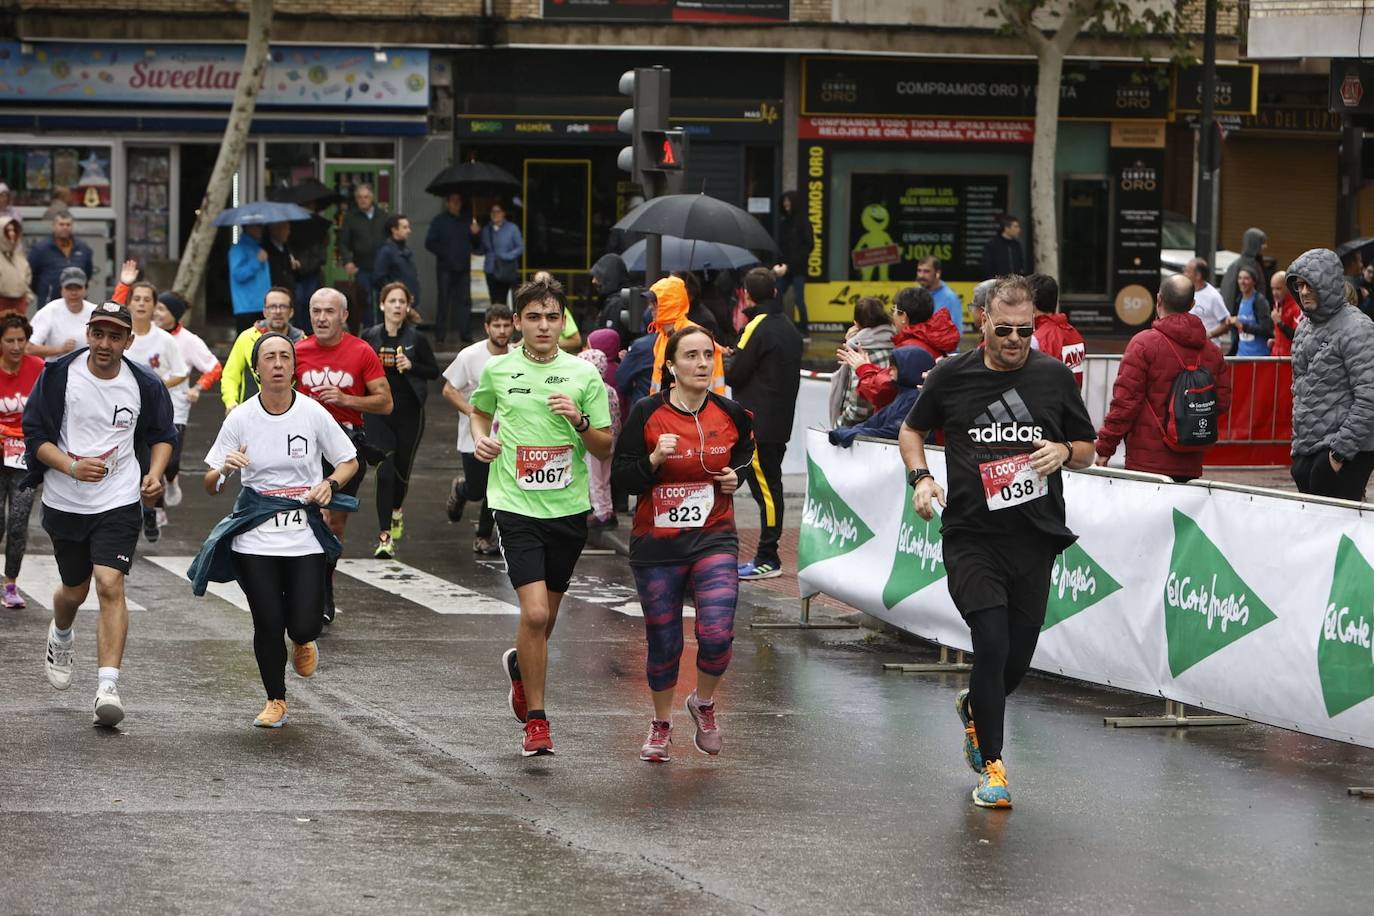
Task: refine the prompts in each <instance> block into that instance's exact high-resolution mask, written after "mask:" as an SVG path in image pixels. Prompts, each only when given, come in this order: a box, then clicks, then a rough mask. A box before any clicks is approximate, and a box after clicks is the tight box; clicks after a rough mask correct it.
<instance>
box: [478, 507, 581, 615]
mask: <svg viewBox="0 0 1374 916" xmlns="http://www.w3.org/2000/svg"><path fill="white" fill-rule="evenodd" d="M493 514H494V515H495V516H496V527H497V529H498V530H499V531H500V533H501V554H502V555H503V556H504V557H505V559H506V572H507V574H508V575H509V576H510V584H511V585H513V586H515V587H516V588H519V587H520V586H522V585H529V584H530V583H531V582H543V583H544V586H545V587H546V588H547V589H548V590H549V591H551V592H554V593H556V594H560V595H561V594H563V593H564V592H566V591H567V590H568V585H569V583H571V582H572V577H573V569H574V567H576V566H577V558H578V557H580V556H581V555H582V547H583V545H585V544H586V543H587V515H586V513H585V512H579V513H578V514H577V515H567V516H564V517H563V518H530V517H529V516H527V515H517V514H516V513H514V512H503V511H501V510H500V509H497V510H495V511H494V513H493Z"/></svg>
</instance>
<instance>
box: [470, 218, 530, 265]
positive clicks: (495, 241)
mask: <svg viewBox="0 0 1374 916" xmlns="http://www.w3.org/2000/svg"><path fill="white" fill-rule="evenodd" d="M478 238H479V239H480V240H481V247H482V253H483V254H485V255H486V257H485V258H483V259H482V270H483V272H484V273H492V272H494V271H495V270H496V259H497V258H500V259H501V260H503V261H515V260H518V259H519V257H520V255H522V254H524V253H525V240H524V239H523V238H521V236H520V227H519V226H517V225H515V223H512V222H511V221H510V220H506V221H505V222H503V223H502V224H501V231H500V232H493V231H492V227H491V223H487V224H486V225H485V226H483V227H482V233H481V235H479V236H478Z"/></svg>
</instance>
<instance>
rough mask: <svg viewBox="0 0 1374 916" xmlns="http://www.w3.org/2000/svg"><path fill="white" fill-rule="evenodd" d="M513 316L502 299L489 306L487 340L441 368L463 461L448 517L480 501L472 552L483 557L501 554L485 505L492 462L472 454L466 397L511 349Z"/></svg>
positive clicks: (451, 493) (458, 518) (459, 517)
mask: <svg viewBox="0 0 1374 916" xmlns="http://www.w3.org/2000/svg"><path fill="white" fill-rule="evenodd" d="M513 319H514V316H513V315H511V310H510V306H508V305H506V304H505V303H504V302H501V303H497V304H496V305H493V306H489V307H488V308H487V314H486V322H485V325H486V330H487V339H486V340H479V341H478V342H477V343H475V344H472V345H471V346H468V347H464V348H463V350H462V352H460V353H459V354H458V355H457V356H456V357H454V360H453V362H452V363H450V364H449V367H448V368H447V369H445V370H444V400H446V401H448V402H449V403H450V404H452V405H453V406H454V407H455V408H457V410H458V456H459V457H460V458H461V459H462V462H463V473H462V476H459V477H455V478H453V487H452V489H451V490H450V491H449V496H448V520H449V521H450V522H453V523H454V524H457V523H458V522H460V521H462V519H463V507H464V506H466V505H467V504H468V503H469V502H479V501H480V502H481V503H482V507H481V509H480V510H479V512H478V515H477V537H476V539H475V540H473V542H472V552H473V553H475V554H478V555H480V556H484V557H490V556H495V555H496V554H498V553H500V552H501V551H500V549H499V548H497V546H496V542H495V540H494V535H495V531H496V519H495V517H493V516H492V514H491V508H490V507H489V506H488V505H487V472H488V471H490V470H491V465H489V464H486V463H485V462H481V461H478V460H477V456H476V455H474V454H473V452H472V450H473V448H474V445H473V442H472V423H471V420H470V419H469V418H470V417H471V416H472V403H471V402H470V401H468V398H469V397H470V396H471V395H472V392H473V391H475V390H476V389H477V382H478V380H479V379H480V378H481V377H482V370H483V369H484V368H485V367H486V365H487V363H488V362H489V361H490V360H491V359H492V358H493V357H496V356H505V355H506V354H507V353H509V352H510V339H511V336H512V335H513V334H514V333H515V322H514V320H513Z"/></svg>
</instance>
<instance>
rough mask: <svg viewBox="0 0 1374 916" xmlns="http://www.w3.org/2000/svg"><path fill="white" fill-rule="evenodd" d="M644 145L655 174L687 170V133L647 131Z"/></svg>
mask: <svg viewBox="0 0 1374 916" xmlns="http://www.w3.org/2000/svg"><path fill="white" fill-rule="evenodd" d="M644 143H645V147H646V152H647V153H648V154H649V158H650V161H652V163H653V165H651V166H649V169H650V171H654V172H682V171H684V170H685V169H686V168H687V132H686V131H684V130H682V129H680V128H675V129H672V130H646V131H644Z"/></svg>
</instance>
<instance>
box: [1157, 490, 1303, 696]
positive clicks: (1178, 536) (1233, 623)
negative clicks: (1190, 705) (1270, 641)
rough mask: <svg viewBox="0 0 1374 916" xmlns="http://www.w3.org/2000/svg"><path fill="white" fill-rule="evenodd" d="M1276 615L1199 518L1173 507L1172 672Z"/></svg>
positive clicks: (1167, 608) (1168, 599)
mask: <svg viewBox="0 0 1374 916" xmlns="http://www.w3.org/2000/svg"><path fill="white" fill-rule="evenodd" d="M1275 619H1276V618H1275V617H1274V612H1273V611H1271V610H1269V608H1268V606H1266V605H1265V603H1264V602H1263V601H1261V600H1260V599H1259V597H1258V596H1257V595H1255V594H1254V593H1253V591H1251V589H1250V587H1249V586H1248V585H1246V584H1245V580H1243V579H1242V578H1241V577H1240V576H1239V575H1237V574H1236V571H1235V569H1233V568H1232V567H1231V564H1230V563H1229V562H1227V560H1226V557H1225V556H1223V555H1222V552H1221V551H1220V550H1218V549H1217V546H1216V545H1215V544H1213V543H1212V541H1211V540H1210V539H1209V538H1208V537H1207V535H1205V534H1203V532H1202V529H1201V528H1200V527H1198V524H1197V522H1195V521H1193V520H1192V519H1191V518H1189V517H1188V516H1186V515H1184V514H1183V513H1182V512H1180V511H1178V510H1177V509H1175V510H1174V550H1173V555H1172V556H1171V557H1170V558H1169V577H1168V579H1167V580H1165V583H1164V636H1165V639H1166V640H1167V641H1168V644H1169V671H1170V672H1171V673H1172V674H1173V676H1174V677H1178V676H1179V675H1180V674H1182V673H1183V672H1185V671H1187V670H1188V669H1189V668H1191V667H1193V666H1194V665H1196V664H1197V663H1198V662H1200V661H1202V660H1203V659H1204V658H1206V657H1207V656H1209V655H1211V654H1212V653H1214V652H1219V651H1221V650H1222V649H1225V648H1226V647H1227V646H1229V645H1231V643H1233V642H1235V641H1236V640H1238V639H1241V638H1243V637H1245V636H1248V635H1250V634H1251V633H1253V632H1255V631H1256V630H1258V629H1259V628H1260V627H1262V626H1264V625H1265V624H1266V623H1269V622H1271V621H1273V620H1275Z"/></svg>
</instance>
